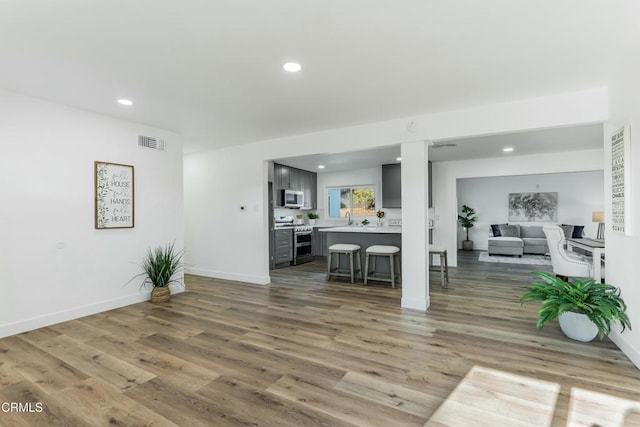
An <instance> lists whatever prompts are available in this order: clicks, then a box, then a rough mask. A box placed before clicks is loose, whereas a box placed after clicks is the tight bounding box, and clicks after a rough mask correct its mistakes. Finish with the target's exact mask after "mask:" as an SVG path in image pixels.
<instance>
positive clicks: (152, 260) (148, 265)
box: [136, 242, 184, 302]
mask: <svg viewBox="0 0 640 427" xmlns="http://www.w3.org/2000/svg"><path fill="white" fill-rule="evenodd" d="M183 255H184V249H183V250H176V248H175V242H173V243H170V244H167V245H166V246H162V245H160V246H156V247H155V248H153V249H152V248H148V249H147V253H146V254H145V257H144V259H143V261H142V264H140V267H141V268H142V273H140V274H139V275H137V276H136V277H140V276H142V277H144V278H145V279H144V281H143V282H142V285H141V286H146V285H147V284H151V286H152V287H153V290H152V291H151V302H166V301H168V300H169V298H170V296H171V291H170V289H169V285H170V284H172V283H179V284H181V285H182V284H183V283H182V277H181V276H179V273H181V272H182V271H184V264H183V262H182V258H183Z"/></svg>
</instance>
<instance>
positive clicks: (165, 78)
mask: <svg viewBox="0 0 640 427" xmlns="http://www.w3.org/2000/svg"><path fill="white" fill-rule="evenodd" d="M629 3H630V2H628V1H619V0H563V1H557V0H539V1H530V0H509V1H504V0H483V1H477V0H458V1H451V2H448V1H440V2H437V1H428V0H396V1H393V2H390V1H387V0H349V1H345V0H306V1H300V0H269V1H265V0H190V1H184V2H177V1H168V0H135V1H127V0H91V1H87V0H56V1H51V0H6V1H2V2H0V87H4V88H6V89H10V90H15V91H18V92H22V93H26V94H30V95H33V96H37V97H41V98H44V99H48V100H52V101H55V102H60V103H63V104H67V105H70V106H74V107H78V108H82V109H86V110H91V111H95V112H99V113H103V114H107V115H111V116H115V117H121V118H124V119H128V120H133V121H137V122H141V123H146V124H149V125H153V126H156V127H160V128H165V129H169V130H173V131H176V132H179V133H181V134H182V135H184V137H185V138H186V140H187V141H189V142H188V144H187V146H186V151H194V150H198V149H202V148H206V147H221V146H226V145H231V144H239V143H246V142H250V141H256V140H263V139H269V138H275V137H279V136H286V135H293V134H300V133H307V132H313V131H318V130H324V129H330V128H335V127H341V126H347V125H353V124H361V123H366V122H372V121H378V120H387V119H392V118H398V117H406V116H410V115H415V114H418V113H428V112H433V111H443V110H451V109H456V108H464V107H470V106H474V105H483V104H487V103H494V102H503V101H510V100H514V99H521V98H526V97H532V96H542V95H548V94H555V93H560V92H569V91H573V90H582V89H585V88H592V87H601V86H606V85H607V83H608V78H609V75H608V73H609V70H610V67H609V66H608V64H610V63H611V61H612V60H614V59H615V58H613V56H612V55H614V54H620V53H621V52H627V53H626V54H629V55H630V54H632V53H631V52H632V51H633V50H632V49H627V48H626V47H625V46H626V44H627V43H631V41H630V40H629V39H630V37H628V32H627V30H628V28H632V27H634V28H637V27H638V21H639V20H638V19H637V13H635V14H631V13H629V11H627V10H625V8H624V7H623V5H624V4H629ZM635 12H637V10H635ZM289 60H296V61H299V62H300V63H301V64H302V66H303V70H302V72H300V73H298V74H287V73H285V72H284V71H283V70H282V68H281V65H282V64H283V63H284V62H286V61H289ZM122 97H125V98H129V99H132V100H133V101H134V103H135V105H134V106H132V107H123V106H120V105H118V104H116V102H115V101H116V99H118V98H122Z"/></svg>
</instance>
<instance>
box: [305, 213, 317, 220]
mask: <svg viewBox="0 0 640 427" xmlns="http://www.w3.org/2000/svg"><path fill="white" fill-rule="evenodd" d="M307 217H308V218H309V219H318V218H320V215H318V214H317V213H314V212H309V213H308V214H307Z"/></svg>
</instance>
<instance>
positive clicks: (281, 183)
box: [269, 147, 430, 269]
mask: <svg viewBox="0 0 640 427" xmlns="http://www.w3.org/2000/svg"><path fill="white" fill-rule="evenodd" d="M374 154H375V155H374V156H371V155H369V156H363V155H362V154H360V153H341V154H336V155H324V156H307V157H308V158H305V157H296V158H289V159H277V160H274V161H273V162H272V163H271V164H270V167H269V204H270V206H269V216H270V218H269V224H270V230H269V231H270V233H269V243H270V254H269V257H270V260H269V261H270V262H269V266H270V269H280V268H295V267H296V266H298V265H301V264H304V263H307V262H310V261H313V260H316V261H320V262H326V257H327V250H328V247H329V246H331V245H332V244H334V243H352V244H358V245H360V247H361V248H362V255H363V256H364V251H365V249H366V248H367V247H369V246H372V245H392V246H397V247H399V248H401V247H402V196H401V159H400V157H399V147H390V148H387V149H384V150H377V152H375V153H374ZM372 157H373V158H372ZM429 169H430V168H429ZM363 264H364V261H363Z"/></svg>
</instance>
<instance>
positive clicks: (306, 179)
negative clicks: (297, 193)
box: [301, 171, 318, 209]
mask: <svg viewBox="0 0 640 427" xmlns="http://www.w3.org/2000/svg"><path fill="white" fill-rule="evenodd" d="M301 172H303V174H302V179H301V182H302V191H304V207H305V209H316V207H317V205H318V198H317V192H318V191H317V186H318V175H317V174H316V173H314V172H307V171H301Z"/></svg>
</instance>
